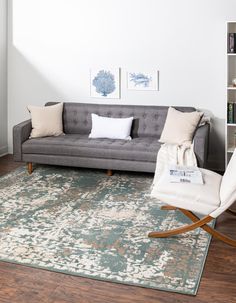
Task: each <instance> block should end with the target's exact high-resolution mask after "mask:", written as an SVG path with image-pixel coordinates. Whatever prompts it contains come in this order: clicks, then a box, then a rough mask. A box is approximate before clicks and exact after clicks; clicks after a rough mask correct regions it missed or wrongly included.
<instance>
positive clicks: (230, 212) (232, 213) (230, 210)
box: [226, 208, 236, 216]
mask: <svg viewBox="0 0 236 303" xmlns="http://www.w3.org/2000/svg"><path fill="white" fill-rule="evenodd" d="M226 212H227V213H228V214H231V215H232V216H236V211H235V210H232V209H230V208H229V209H227V210H226Z"/></svg>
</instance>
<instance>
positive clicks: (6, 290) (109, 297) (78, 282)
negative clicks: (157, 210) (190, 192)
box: [0, 155, 236, 303]
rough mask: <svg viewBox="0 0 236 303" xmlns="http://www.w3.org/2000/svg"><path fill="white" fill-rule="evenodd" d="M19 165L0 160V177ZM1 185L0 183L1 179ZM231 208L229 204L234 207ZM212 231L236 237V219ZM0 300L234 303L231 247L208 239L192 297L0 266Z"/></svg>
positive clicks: (234, 252) (235, 260)
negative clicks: (208, 242)
mask: <svg viewBox="0 0 236 303" xmlns="http://www.w3.org/2000/svg"><path fill="white" fill-rule="evenodd" d="M20 165H22V164H21V163H14V162H13V160H12V156H10V155H7V156H4V157H2V158H0V175H3V174H6V173H8V172H10V171H12V170H14V169H15V168H17V167H18V166H20ZM0 182H1V181H0ZM235 208H236V205H235V206H234V209H235ZM216 227H217V230H220V231H222V232H225V233H227V234H228V235H230V236H232V237H234V238H236V218H234V217H233V216H230V215H229V214H223V215H222V216H221V217H220V218H219V219H218V220H217V225H216ZM0 302H1V303H2V302H4V303H28V302H29V303H44V302H45V303H55V302H57V303H65V302H68V303H78V302H83V303H88V302H89V303H90V302H91V303H98V302H99V303H127V302H137V303H154V302H155V303H158V302H164V303H167V302H168V303H172V302H176V303H177V302H181V303H187V302H193V303H218V302H219V303H236V249H235V248H232V247H230V246H227V245H226V244H223V243H222V242H220V241H218V240H214V239H213V240H212V242H211V245H210V249H209V254H208V257H207V262H206V266H205V269H204V272H203V277H202V280H201V284H200V288H199V291H198V294H197V296H195V297H192V296H188V295H181V294H174V293H170V292H164V291H157V290H153V289H146V288H141V287H133V286H127V285H122V284H115V283H109V282H101V281H96V280H92V279H86V278H80V277H75V276H69V275H64V274H60V273H55V272H50V271H46V270H39V269H33V268H30V267H26V266H21V265H15V264H11V263H5V262H0Z"/></svg>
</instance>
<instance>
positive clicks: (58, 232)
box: [0, 166, 210, 295]
mask: <svg viewBox="0 0 236 303" xmlns="http://www.w3.org/2000/svg"><path fill="white" fill-rule="evenodd" d="M152 179H153V176H152V175H148V174H135V173H133V174H132V173H116V174H115V175H114V176H112V177H107V176H106V174H105V173H104V172H103V171H96V170H85V169H83V170H82V169H73V168H62V167H51V166H38V167H37V168H36V169H35V171H34V172H33V174H32V175H31V176H29V175H28V174H27V172H26V170H25V168H20V169H18V170H16V171H14V172H13V173H11V174H8V175H6V176H4V177H2V178H0V260H2V261H8V262H14V263H20V264H24V265H28V266H32V267H37V268H43V269H48V270H52V271H58V272H63V273H67V274H73V275H78V276H84V277H89V278H94V279H99V280H105V281H111V282H118V283H124V284H129V285H137V286H141V287H148V288H155V289H160V290H166V291H174V292H180V293H184V294H191V295H195V294H196V292H197V289H198V286H199V281H200V278H201V274H202V271H203V267H204V263H205V259H206V256H207V252H208V247H209V243H210V236H208V235H207V234H206V233H205V232H204V231H201V230H200V229H198V230H197V231H193V232H190V233H187V234H183V235H180V236H178V237H173V238H167V239H149V238H148V237H147V234H148V232H150V231H153V230H166V229H171V228H174V227H178V226H181V225H182V224H184V223H189V221H188V219H187V218H186V217H184V216H183V215H182V214H181V213H180V212H176V211H168V212H167V211H161V210H160V205H161V204H160V202H158V201H156V200H154V199H152V198H150V196H149V195H150V187H151V184H152Z"/></svg>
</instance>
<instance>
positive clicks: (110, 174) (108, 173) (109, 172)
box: [107, 169, 113, 177]
mask: <svg viewBox="0 0 236 303" xmlns="http://www.w3.org/2000/svg"><path fill="white" fill-rule="evenodd" d="M107 175H108V176H109V177H111V176H112V175H113V171H112V170H111V169H108V170H107Z"/></svg>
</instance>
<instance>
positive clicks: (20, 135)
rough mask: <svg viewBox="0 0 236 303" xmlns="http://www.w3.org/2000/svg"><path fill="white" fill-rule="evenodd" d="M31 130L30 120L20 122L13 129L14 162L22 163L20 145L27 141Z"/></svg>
mask: <svg viewBox="0 0 236 303" xmlns="http://www.w3.org/2000/svg"><path fill="white" fill-rule="evenodd" d="M31 129H32V124H31V120H27V121H24V122H21V123H20V124H17V125H15V126H14V127H13V157H14V160H15V161H22V143H23V142H25V141H26V140H27V139H29V136H30V132H31Z"/></svg>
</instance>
